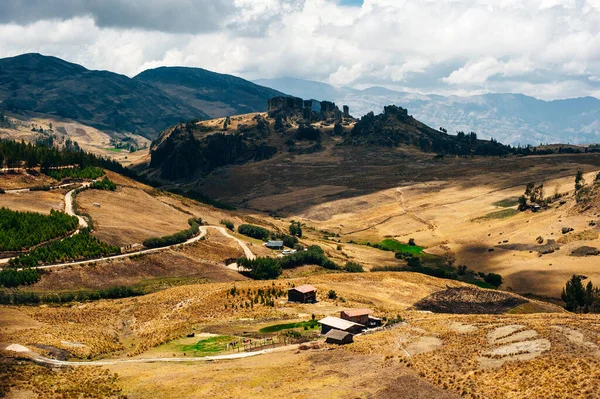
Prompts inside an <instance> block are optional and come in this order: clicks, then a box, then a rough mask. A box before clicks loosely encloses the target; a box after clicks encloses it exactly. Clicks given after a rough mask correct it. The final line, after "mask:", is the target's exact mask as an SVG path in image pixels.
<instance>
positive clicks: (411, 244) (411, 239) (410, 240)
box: [408, 238, 417, 247]
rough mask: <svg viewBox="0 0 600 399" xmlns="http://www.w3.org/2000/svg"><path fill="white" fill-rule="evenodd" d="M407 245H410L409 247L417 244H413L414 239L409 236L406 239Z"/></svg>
mask: <svg viewBox="0 0 600 399" xmlns="http://www.w3.org/2000/svg"><path fill="white" fill-rule="evenodd" d="M408 245H410V246H411V247H414V246H415V245H417V244H415V239H414V238H409V239H408Z"/></svg>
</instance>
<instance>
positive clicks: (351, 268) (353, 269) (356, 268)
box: [344, 262, 365, 273]
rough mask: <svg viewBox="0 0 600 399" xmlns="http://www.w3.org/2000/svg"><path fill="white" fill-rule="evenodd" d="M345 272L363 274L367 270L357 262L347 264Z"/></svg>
mask: <svg viewBox="0 0 600 399" xmlns="http://www.w3.org/2000/svg"><path fill="white" fill-rule="evenodd" d="M344 270H345V271H347V272H348V273H362V272H364V271H365V270H364V269H363V267H362V265H361V264H360V263H357V262H346V266H344Z"/></svg>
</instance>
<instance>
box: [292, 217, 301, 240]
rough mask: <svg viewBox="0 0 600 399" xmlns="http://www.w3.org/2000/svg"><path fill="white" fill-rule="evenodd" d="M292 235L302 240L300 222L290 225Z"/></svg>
mask: <svg viewBox="0 0 600 399" xmlns="http://www.w3.org/2000/svg"><path fill="white" fill-rule="evenodd" d="M290 234H291V235H293V236H296V237H299V238H302V226H301V225H300V222H294V221H293V220H292V222H291V223H290Z"/></svg>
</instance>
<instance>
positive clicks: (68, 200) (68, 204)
mask: <svg viewBox="0 0 600 399" xmlns="http://www.w3.org/2000/svg"><path fill="white" fill-rule="evenodd" d="M90 184H91V183H83V184H82V185H81V187H77V188H75V189H73V190H71V191H69V192H68V193H67V195H65V213H66V214H67V215H71V216H75V217H76V218H77V219H78V220H79V229H78V230H77V231H76V232H75V234H77V233H78V232H79V230H80V229H85V228H87V227H88V226H89V225H88V222H87V220H85V218H83V216H79V215H78V214H76V213H75V209H74V208H73V194H75V191H77V190H79V189H81V188H84V187H89V186H90Z"/></svg>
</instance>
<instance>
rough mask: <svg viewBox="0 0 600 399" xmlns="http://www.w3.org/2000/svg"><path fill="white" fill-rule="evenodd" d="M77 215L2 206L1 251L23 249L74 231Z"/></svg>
mask: <svg viewBox="0 0 600 399" xmlns="http://www.w3.org/2000/svg"><path fill="white" fill-rule="evenodd" d="M78 224H79V222H78V220H77V218H76V217H75V216H69V215H67V214H66V213H63V212H59V211H55V210H51V211H50V215H42V214H41V213H35V212H17V211H12V210H10V209H6V208H0V252H2V251H21V250H23V249H26V248H31V247H33V246H36V245H38V244H40V243H43V242H46V241H49V240H52V239H54V238H57V237H62V236H65V235H66V234H68V233H69V232H72V231H74V230H75V229H76V228H77V226H78Z"/></svg>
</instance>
